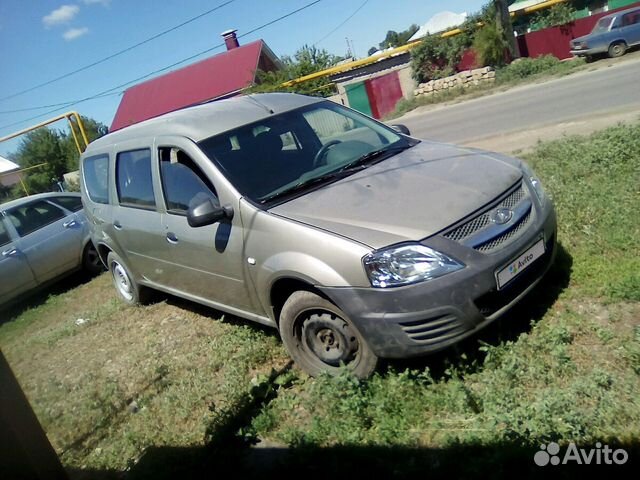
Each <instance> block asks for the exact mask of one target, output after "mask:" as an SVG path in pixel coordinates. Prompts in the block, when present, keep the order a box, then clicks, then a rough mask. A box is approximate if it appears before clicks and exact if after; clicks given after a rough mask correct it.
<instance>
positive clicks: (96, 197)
mask: <svg viewBox="0 0 640 480" xmlns="http://www.w3.org/2000/svg"><path fill="white" fill-rule="evenodd" d="M82 172H83V177H84V184H85V187H86V189H87V193H88V194H89V198H90V199H91V200H92V201H94V202H96V203H109V156H108V155H97V156H95V157H88V158H85V159H84V163H83V168H82Z"/></svg>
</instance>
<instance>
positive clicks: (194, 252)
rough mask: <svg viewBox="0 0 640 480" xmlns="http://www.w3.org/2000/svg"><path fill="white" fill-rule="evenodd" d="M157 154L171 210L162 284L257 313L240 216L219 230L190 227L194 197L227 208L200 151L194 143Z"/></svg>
mask: <svg viewBox="0 0 640 480" xmlns="http://www.w3.org/2000/svg"><path fill="white" fill-rule="evenodd" d="M177 145H180V147H179V146H177ZM181 147H182V148H181ZM157 152H158V162H159V172H160V178H161V184H162V191H163V203H164V207H165V213H163V215H162V223H163V229H164V235H163V236H164V242H165V244H164V246H165V248H164V249H163V251H162V252H163V253H162V258H161V262H162V265H163V266H162V269H163V271H164V274H163V278H162V283H163V284H164V285H165V286H168V287H170V288H172V289H175V290H178V291H181V292H184V293H187V294H189V295H193V296H196V297H199V298H202V299H205V300H208V301H213V302H216V303H220V304H222V305H227V306H231V307H235V308H238V309H241V310H243V311H251V312H254V311H255V309H254V307H253V302H252V301H251V299H250V297H249V294H248V292H247V286H246V284H245V282H244V262H243V256H242V254H243V244H244V240H243V237H244V235H243V228H242V222H241V219H240V215H237V214H236V215H234V217H233V218H232V219H231V220H223V221H221V222H218V223H215V224H213V225H207V226H204V227H198V228H194V227H190V226H189V223H188V222H187V211H188V209H189V204H190V203H191V201H192V200H193V199H194V198H196V199H206V198H207V197H209V198H212V199H214V201H215V202H217V203H221V204H223V205H224V204H227V202H226V200H220V199H219V194H220V193H222V192H219V191H218V190H217V189H216V186H215V185H214V184H213V182H212V180H211V178H210V177H209V176H208V175H207V174H206V173H205V171H204V169H203V168H202V167H203V165H202V164H198V160H197V157H198V152H196V149H195V148H193V147H191V146H190V145H189V144H188V142H184V143H182V142H179V141H177V140H174V142H173V143H169V144H167V143H164V142H159V144H158V148H157ZM200 155H201V154H200ZM207 162H208V160H207ZM207 166H208V167H210V168H211V165H210V164H209V165H207ZM236 213H237V211H236Z"/></svg>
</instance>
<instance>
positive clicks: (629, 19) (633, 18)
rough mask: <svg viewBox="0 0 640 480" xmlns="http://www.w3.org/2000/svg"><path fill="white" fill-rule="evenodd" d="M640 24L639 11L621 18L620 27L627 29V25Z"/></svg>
mask: <svg viewBox="0 0 640 480" xmlns="http://www.w3.org/2000/svg"><path fill="white" fill-rule="evenodd" d="M637 23H640V10H638V11H637V12H631V13H627V14H626V15H624V16H623V17H622V26H623V27H627V26H629V25H635V24H637Z"/></svg>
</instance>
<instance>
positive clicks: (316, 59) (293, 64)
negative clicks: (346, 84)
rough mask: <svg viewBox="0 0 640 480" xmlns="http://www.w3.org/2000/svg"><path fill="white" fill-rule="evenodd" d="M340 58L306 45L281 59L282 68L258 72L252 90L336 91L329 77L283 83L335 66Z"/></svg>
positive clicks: (308, 92) (253, 91)
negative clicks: (293, 83)
mask: <svg viewBox="0 0 640 480" xmlns="http://www.w3.org/2000/svg"><path fill="white" fill-rule="evenodd" d="M340 60H342V59H341V58H340V57H337V56H335V55H333V54H331V53H329V52H327V51H326V50H324V49H318V48H316V47H314V46H308V45H304V46H303V47H302V48H300V49H299V50H298V51H297V52H296V53H295V54H294V55H293V57H288V56H285V57H282V58H281V59H280V62H281V65H282V68H281V69H279V70H276V71H274V72H264V71H261V70H258V72H256V80H257V81H256V85H254V86H253V87H252V88H251V89H250V91H251V92H252V93H258V92H282V91H288V92H295V93H302V94H307V95H330V94H332V93H334V92H335V86H333V85H328V86H327V84H328V83H329V82H328V80H327V78H326V77H325V78H319V79H316V80H311V81H308V82H302V83H299V84H296V85H293V86H291V87H283V86H282V84H283V83H285V82H287V81H289V80H294V79H296V78H300V77H303V76H305V75H309V74H312V73H315V72H319V71H321V70H326V69H327V68H330V67H333V66H334V65H335V64H337V63H338V62H339V61H340Z"/></svg>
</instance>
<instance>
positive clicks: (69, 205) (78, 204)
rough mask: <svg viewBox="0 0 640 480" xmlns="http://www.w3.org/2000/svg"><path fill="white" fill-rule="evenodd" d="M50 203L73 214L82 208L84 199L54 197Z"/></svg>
mask: <svg viewBox="0 0 640 480" xmlns="http://www.w3.org/2000/svg"><path fill="white" fill-rule="evenodd" d="M49 201H50V202H53V203H55V204H56V205H59V206H61V207H62V208H66V209H67V210H71V211H72V212H77V211H78V210H80V209H81V208H82V199H81V198H80V197H66V196H64V197H53V198H50V199H49Z"/></svg>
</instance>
